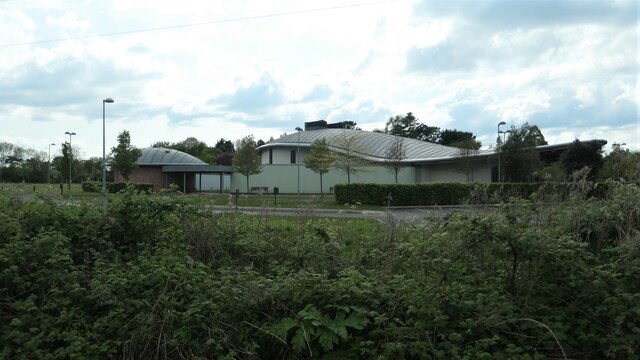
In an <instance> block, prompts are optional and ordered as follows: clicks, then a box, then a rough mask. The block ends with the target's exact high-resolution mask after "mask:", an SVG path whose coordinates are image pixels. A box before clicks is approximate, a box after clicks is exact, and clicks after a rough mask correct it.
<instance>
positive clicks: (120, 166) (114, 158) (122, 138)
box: [111, 130, 142, 181]
mask: <svg viewBox="0 0 640 360" xmlns="http://www.w3.org/2000/svg"><path fill="white" fill-rule="evenodd" d="M140 155H142V151H140V149H138V148H137V147H135V146H133V145H131V135H130V134H129V131H127V130H124V131H122V132H121V133H120V134H118V145H117V146H116V147H113V148H111V167H112V168H113V169H114V170H115V171H117V172H118V173H119V174H120V175H122V177H123V178H125V180H127V181H129V176H130V175H131V173H132V172H133V170H134V169H135V168H137V167H138V163H137V161H138V159H139V158H140Z"/></svg>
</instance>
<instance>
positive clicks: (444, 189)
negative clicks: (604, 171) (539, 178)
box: [333, 183, 570, 206]
mask: <svg viewBox="0 0 640 360" xmlns="http://www.w3.org/2000/svg"><path fill="white" fill-rule="evenodd" d="M553 185H554V191H559V190H562V189H565V195H564V196H563V199H566V197H567V195H566V193H568V191H569V188H570V186H569V184H566V183H555V184H553ZM542 186H544V187H549V186H550V184H548V183H423V184H337V185H336V186H335V187H334V189H333V190H334V196H335V198H336V201H337V202H338V203H341V204H346V203H357V202H359V203H361V204H371V205H392V206H417V205H464V204H467V203H469V202H471V203H499V202H501V201H504V200H507V199H509V198H510V197H523V198H528V197H529V196H531V195H532V194H534V193H535V192H536V191H538V189H540V188H541V187H542ZM556 200H558V199H556Z"/></svg>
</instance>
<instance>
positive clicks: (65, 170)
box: [56, 141, 73, 188]
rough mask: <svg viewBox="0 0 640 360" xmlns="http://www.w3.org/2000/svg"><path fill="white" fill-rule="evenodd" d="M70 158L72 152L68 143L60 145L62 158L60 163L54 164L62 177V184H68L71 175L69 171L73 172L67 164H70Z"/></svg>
mask: <svg viewBox="0 0 640 360" xmlns="http://www.w3.org/2000/svg"><path fill="white" fill-rule="evenodd" d="M72 156H73V150H72V149H71V146H70V144H69V142H68V141H65V142H64V143H63V144H62V157H61V158H60V161H58V162H57V163H56V165H57V169H58V171H59V172H60V175H62V178H63V179H64V182H69V179H70V178H71V173H70V172H69V171H73V169H72V168H71V167H70V166H69V164H71V161H72ZM69 188H71V185H69Z"/></svg>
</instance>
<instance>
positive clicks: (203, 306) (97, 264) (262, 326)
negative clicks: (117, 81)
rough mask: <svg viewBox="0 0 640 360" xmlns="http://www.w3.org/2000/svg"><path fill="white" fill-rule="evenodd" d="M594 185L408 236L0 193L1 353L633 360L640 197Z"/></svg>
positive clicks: (155, 200) (372, 227)
mask: <svg viewBox="0 0 640 360" xmlns="http://www.w3.org/2000/svg"><path fill="white" fill-rule="evenodd" d="M606 185H607V186H606V189H603V190H601V191H602V194H601V196H600V197H599V199H598V200H594V199H586V200H585V198H583V197H581V196H570V200H571V201H570V202H567V203H565V204H563V205H562V206H557V207H549V206H548V205H544V207H542V205H540V204H538V203H536V202H533V201H531V200H522V199H512V200H510V201H509V202H505V203H503V204H502V205H501V207H500V208H499V209H498V210H497V211H495V212H491V213H471V212H466V211H459V212H456V213H453V214H451V215H450V216H448V217H446V218H444V219H439V218H438V219H433V220H432V221H431V222H430V223H429V224H427V225H425V226H419V227H407V226H400V225H397V224H391V225H382V224H379V223H375V222H370V221H364V220H337V219H319V218H316V217H308V216H304V214H301V215H300V216H298V217H296V218H293V219H291V218H276V217H265V216H260V217H251V216H245V215H240V214H213V213H212V212H211V211H210V209H206V207H204V206H203V205H202V204H198V203H196V202H193V201H194V200H193V199H189V198H184V197H182V196H164V195H142V194H139V193H137V192H135V191H133V190H132V189H129V190H125V191H124V192H123V193H120V194H117V195H115V197H114V199H113V201H112V202H111V203H110V204H109V206H108V207H107V208H106V209H102V208H101V207H94V206H90V205H83V204H79V205H73V206H69V205H58V204H56V203H54V202H51V201H44V200H37V201H30V202H20V201H14V200H13V199H11V198H2V199H0V220H1V221H0V322H1V323H2V324H5V325H4V326H2V327H0V344H1V345H0V346H1V347H0V351H1V354H2V355H1V357H3V358H44V357H46V356H48V357H50V358H71V357H73V358H82V357H89V358H171V359H176V358H244V359H248V358H265V359H269V358H271V359H281V358H290V359H296V358H308V357H326V358H330V357H333V358H362V359H369V358H394V359H401V358H460V357H467V358H564V357H565V356H566V357H567V358H586V359H589V358H591V359H601V358H611V359H619V358H633V357H637V356H638V349H639V346H640V344H639V342H638V339H639V338H640V336H639V335H640V330H639V328H638V325H637V324H639V323H640V315H639V314H640V245H639V244H640V240H639V238H640V235H639V234H640V220H638V219H640V207H639V206H640V205H638V204H640V189H639V188H638V186H636V185H630V184H625V183H616V182H609V183H607V184H606ZM561 190H562V189H561ZM545 191H548V192H551V191H553V189H552V188H549V189H546V190H545ZM562 191H564V190H562ZM575 192H576V193H579V192H580V189H576V190H575ZM547 196H548V197H552V194H547ZM562 196H567V195H566V194H562ZM534 199H535V198H534Z"/></svg>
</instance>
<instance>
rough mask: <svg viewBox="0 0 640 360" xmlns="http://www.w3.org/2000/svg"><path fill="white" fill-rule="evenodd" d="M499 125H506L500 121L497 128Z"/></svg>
mask: <svg viewBox="0 0 640 360" xmlns="http://www.w3.org/2000/svg"><path fill="white" fill-rule="evenodd" d="M500 125H507V123H506V122H504V121H500V122H499V123H498V126H500Z"/></svg>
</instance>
